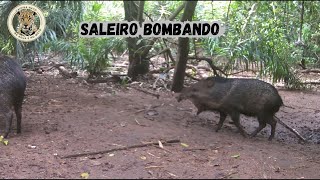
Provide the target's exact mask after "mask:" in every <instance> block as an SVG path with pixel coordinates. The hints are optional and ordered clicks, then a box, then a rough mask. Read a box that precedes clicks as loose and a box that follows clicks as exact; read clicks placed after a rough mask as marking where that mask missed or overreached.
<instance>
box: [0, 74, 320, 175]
mask: <svg viewBox="0 0 320 180" xmlns="http://www.w3.org/2000/svg"><path fill="white" fill-rule="evenodd" d="M26 74H27V75H28V87H27V92H26V98H25V99H26V100H25V103H24V105H23V120H22V128H23V129H22V134H16V133H15V123H14V124H13V128H14V129H13V131H12V132H11V134H10V135H9V138H8V140H9V145H8V146H4V145H3V144H0V149H1V156H0V157H1V160H0V174H1V177H2V178H80V174H81V173H85V172H87V173H89V178H320V153H319V152H320V150H319V147H320V146H319V143H320V120H319V117H320V110H319V102H320V94H319V93H318V92H313V93H311V92H301V91H284V90H280V91H279V92H280V94H281V96H282V98H283V100H284V102H285V104H286V105H288V106H292V107H294V108H295V109H291V108H287V107H282V108H281V110H280V111H279V112H278V113H277V116H278V117H279V118H281V119H282V121H283V122H285V123H286V124H288V125H289V126H291V127H293V128H295V129H296V130H297V131H298V132H300V133H301V134H302V135H303V136H304V137H306V138H308V139H309V143H306V144H301V143H299V142H298V139H297V137H296V136H294V135H293V134H292V133H291V132H290V131H288V130H287V129H285V128H284V127H282V126H281V125H280V124H278V125H277V129H276V136H275V138H274V140H273V141H271V142H269V141H268V140H267V139H268V136H269V134H270V127H269V126H267V127H266V128H265V129H264V130H263V131H262V132H260V133H259V134H258V135H257V137H255V138H244V137H242V136H241V135H240V134H239V132H238V131H237V128H236V127H235V126H234V125H233V124H230V123H229V122H230V118H229V117H228V119H227V121H226V122H225V124H224V126H223V128H222V129H221V131H220V132H215V131H214V128H215V127H216V124H217V122H218V120H219V116H218V114H216V113H212V112H204V113H202V114H200V115H199V116H196V115H195V112H196V109H195V107H194V106H193V105H192V104H191V102H189V101H184V102H181V103H178V102H177V101H176V100H175V98H174V96H175V95H174V94H170V93H164V92H162V93H160V98H159V99H156V98H155V97H153V96H150V95H147V94H145V93H143V92H140V91H137V90H134V89H125V88H123V87H120V88H117V87H114V86H111V85H107V84H96V85H88V84H86V83H82V82H81V81H78V80H76V79H68V80H66V79H63V78H62V77H60V76H49V75H44V74H36V73H34V72H32V73H31V72H26ZM154 106H158V107H154ZM150 107H151V108H150ZM142 109H150V110H145V111H142ZM241 123H242V125H243V126H244V127H245V128H246V129H245V130H246V131H248V132H252V131H253V130H254V129H255V128H256V127H257V126H258V122H257V120H256V119H255V118H249V117H245V116H241ZM0 127H1V129H2V130H3V129H4V123H3V122H1V124H0ZM169 139H179V140H180V141H181V142H182V143H184V144H187V145H188V147H185V146H183V145H181V144H180V143H175V144H170V145H169V144H168V145H164V148H165V150H163V149H161V148H157V147H154V146H148V147H142V148H132V149H128V150H122V151H115V152H111V153H107V154H100V155H92V156H87V157H86V156H83V157H77V158H66V159H62V158H60V156H63V155H69V154H77V153H83V152H94V151H100V150H105V149H112V148H117V147H122V146H130V145H134V144H141V143H143V142H150V141H153V142H157V141H158V140H169Z"/></svg>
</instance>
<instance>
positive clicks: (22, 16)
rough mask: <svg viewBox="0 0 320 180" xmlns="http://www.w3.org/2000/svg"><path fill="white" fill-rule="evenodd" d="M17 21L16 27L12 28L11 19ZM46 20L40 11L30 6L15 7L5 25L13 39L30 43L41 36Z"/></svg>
mask: <svg viewBox="0 0 320 180" xmlns="http://www.w3.org/2000/svg"><path fill="white" fill-rule="evenodd" d="M15 17H16V18H17V19H18V26H17V27H16V28H15V27H13V23H12V22H13V19H14V18H15ZM45 24H46V19H45V17H44V15H43V13H42V11H41V10H40V9H39V8H38V7H36V6H34V5H31V4H22V5H18V6H16V7H15V8H14V9H12V11H11V12H10V14H9V16H8V19H7V25H8V29H9V32H10V33H11V35H12V36H13V37H15V38H16V39H18V40H20V41H22V42H31V41H34V40H36V39H37V38H38V37H40V36H41V35H42V33H43V32H44V30H45Z"/></svg>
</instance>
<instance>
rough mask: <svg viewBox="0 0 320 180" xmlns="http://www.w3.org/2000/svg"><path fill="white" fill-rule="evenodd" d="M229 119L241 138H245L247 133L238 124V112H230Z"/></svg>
mask: <svg viewBox="0 0 320 180" xmlns="http://www.w3.org/2000/svg"><path fill="white" fill-rule="evenodd" d="M230 115H231V119H232V120H233V122H234V125H236V126H237V127H238V129H239V131H240V133H241V135H242V136H244V137H247V133H246V132H245V131H244V129H243V127H242V126H241V124H240V114H239V113H238V112H232V113H231V114H230Z"/></svg>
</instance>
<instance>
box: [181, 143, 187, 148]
mask: <svg viewBox="0 0 320 180" xmlns="http://www.w3.org/2000/svg"><path fill="white" fill-rule="evenodd" d="M181 145H182V146H183V147H189V145H188V144H185V143H181Z"/></svg>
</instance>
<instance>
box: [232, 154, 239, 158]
mask: <svg viewBox="0 0 320 180" xmlns="http://www.w3.org/2000/svg"><path fill="white" fill-rule="evenodd" d="M231 157H233V158H238V157H240V154H236V155H233V156H231Z"/></svg>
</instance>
